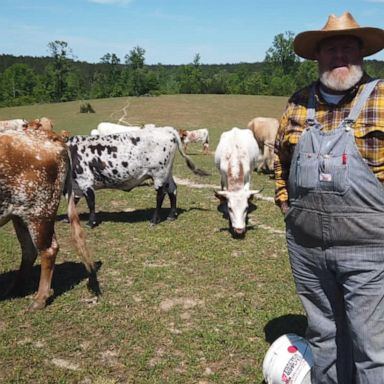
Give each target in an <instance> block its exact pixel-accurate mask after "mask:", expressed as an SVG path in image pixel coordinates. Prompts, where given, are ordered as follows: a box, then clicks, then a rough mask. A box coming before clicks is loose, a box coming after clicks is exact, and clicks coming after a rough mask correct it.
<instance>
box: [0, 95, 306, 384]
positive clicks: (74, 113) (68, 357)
mask: <svg viewBox="0 0 384 384" xmlns="http://www.w3.org/2000/svg"><path fill="white" fill-rule="evenodd" d="M90 102H91V104H92V107H93V108H94V109H95V111H96V113H90V114H84V113H80V107H79V106H80V103H79V102H68V103H60V104H51V105H35V106H25V107H17V108H2V109H0V120H1V119H11V118H26V119H33V118H37V117H42V116H46V117H49V118H51V119H52V120H53V122H54V128H55V130H56V131H57V132H59V131H60V130H62V129H63V130H68V131H70V132H71V134H72V135H73V134H88V133H89V132H90V131H91V129H93V128H95V127H96V125H97V123H98V122H100V121H112V122H117V120H118V119H119V118H120V117H122V116H123V111H124V108H125V111H126V112H127V116H126V118H125V120H126V121H128V122H129V123H131V124H144V123H155V124H156V125H171V126H174V127H175V128H184V129H197V128H208V129H209V134H210V151H211V153H210V154H209V155H203V154H202V146H201V145H200V144H191V145H189V147H188V153H189V154H190V156H191V158H192V160H193V161H194V162H195V164H196V165H197V166H198V167H200V168H202V169H204V170H207V171H209V172H210V173H211V175H210V176H208V177H199V176H196V175H194V174H193V173H192V172H191V171H190V170H189V169H188V168H187V167H186V166H185V164H184V161H183V159H182V158H181V156H180V155H176V161H175V165H174V176H175V179H176V183H177V184H178V202H177V206H178V219H177V220H176V221H173V222H169V221H166V220H164V221H161V222H160V224H158V225H157V226H150V225H149V220H150V218H151V216H152V214H153V211H154V208H155V191H154V189H153V187H152V186H151V185H150V183H148V185H144V186H140V187H137V188H136V189H134V190H133V191H131V192H128V193H126V192H122V191H114V190H101V191H98V192H97V193H96V209H97V212H98V217H99V218H100V219H101V221H102V222H101V224H100V225H99V226H97V227H96V228H94V229H89V228H88V227H85V223H86V221H87V218H88V208H87V207H86V204H85V200H84V199H82V200H81V201H80V202H79V204H78V211H79V213H80V217H81V221H82V225H83V227H84V228H85V230H86V235H87V241H88V245H89V247H90V250H91V252H92V255H93V258H94V259H95V261H97V262H98V263H99V264H100V268H99V273H98V276H99V282H100V287H101V289H102V292H103V295H102V296H101V298H100V299H99V300H98V301H97V300H95V298H94V297H92V296H91V294H90V293H89V292H88V291H87V288H86V278H85V269H84V268H83V266H82V264H81V262H80V259H79V257H78V255H77V254H76V251H75V248H74V246H73V245H72V244H71V237H70V229H69V227H68V224H66V223H64V222H62V221H60V220H59V219H60V218H62V217H63V216H64V213H65V211H66V205H65V201H64V200H62V204H61V207H60V211H59V214H60V215H59V218H58V221H57V223H56V231H57V237H58V242H59V244H60V251H59V253H58V257H57V265H56V269H55V273H54V277H53V289H54V295H53V298H52V300H51V304H50V305H48V306H47V308H46V309H45V310H43V311H38V312H34V313H30V312H27V311H26V309H27V308H28V305H29V303H30V298H31V296H30V295H32V294H33V292H34V291H35V290H36V288H37V282H38V275H39V269H40V268H39V260H38V261H37V263H36V265H35V267H34V276H33V280H32V281H31V284H30V286H29V287H28V290H29V294H30V295H27V296H25V297H21V298H12V299H11V298H9V297H4V295H2V297H1V299H0V308H1V309H0V311H1V316H0V356H1V358H0V382H1V383H44V384H48V383H52V384H57V383H62V384H64V383H65V384H67V383H68V384H69V383H71V384H75V383H76V384H78V383H79V384H117V383H140V384H144V383H145V384H147V383H148V384H149V383H151V384H158V383H159V384H160V383H164V384H175V383H179V384H192V383H193V384H196V383H197V384H213V383H217V384H231V383H237V384H240V383H241V384H243V383H256V384H261V383H263V378H262V369H261V368H262V367H261V365H262V361H263V358H264V355H265V353H266V351H267V349H268V348H269V346H270V343H271V342H272V341H273V340H275V339H276V338H277V337H278V336H280V335H281V334H284V333H287V332H295V333H298V334H303V332H304V330H305V324H306V323H305V317H304V316H303V312H302V307H301V304H300V302H299V300H298V297H297V296H296V294H295V289H294V284H293V279H292V277H291V271H290V267H289V262H288V256H287V251H286V246H285V238H284V222H283V218H282V216H281V214H280V212H279V210H278V208H277V207H275V205H274V203H273V193H274V184H273V180H272V179H271V178H270V177H269V176H268V175H264V174H257V173H256V172H254V173H253V175H252V188H253V189H260V188H264V189H263V191H262V193H261V195H262V196H261V198H260V199H257V200H255V201H254V204H255V207H254V209H253V210H252V212H250V214H249V222H248V231H247V234H246V237H245V238H244V239H233V238H232V236H231V235H230V233H229V231H228V222H227V220H225V219H224V218H223V216H222V214H221V213H220V212H219V211H218V210H217V206H218V200H217V199H216V198H215V197H214V189H215V188H218V186H219V184H220V181H219V173H218V171H217V170H216V168H215V167H214V163H213V152H214V150H215V148H216V145H217V142H218V139H219V136H220V134H221V132H222V131H224V130H227V129H230V128H232V127H233V126H238V127H246V125H247V123H248V121H249V120H251V119H252V118H253V117H255V116H270V117H277V118H278V117H279V116H280V115H281V113H282V111H283V109H284V106H285V103H286V98H283V97H260V96H240V95H177V96H160V97H141V98H114V99H101V100H91V101H90ZM168 207H169V200H167V197H166V199H165V200H164V205H163V209H162V217H164V218H165V217H166V215H167V213H168ZM0 255H1V257H0V290H1V291H0V295H1V293H3V292H4V291H5V289H6V287H7V286H8V285H9V284H10V282H11V280H12V278H13V277H14V275H15V271H16V270H17V268H18V266H19V263H20V250H19V244H18V242H17V239H16V236H15V234H14V230H13V227H12V225H10V224H7V225H6V226H4V227H2V228H0Z"/></svg>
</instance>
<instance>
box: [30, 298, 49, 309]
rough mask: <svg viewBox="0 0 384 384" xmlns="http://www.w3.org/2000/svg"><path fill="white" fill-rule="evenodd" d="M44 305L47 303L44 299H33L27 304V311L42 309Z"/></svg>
mask: <svg viewBox="0 0 384 384" xmlns="http://www.w3.org/2000/svg"><path fill="white" fill-rule="evenodd" d="M46 305H47V303H46V301H45V300H34V301H33V302H32V304H31V305H30V306H29V308H28V311H38V310H40V309H44V308H45V306H46Z"/></svg>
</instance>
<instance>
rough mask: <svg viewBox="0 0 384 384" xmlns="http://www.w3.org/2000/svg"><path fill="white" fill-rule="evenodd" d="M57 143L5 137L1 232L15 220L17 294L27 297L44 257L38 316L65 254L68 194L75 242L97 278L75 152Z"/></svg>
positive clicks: (1, 144) (1, 143)
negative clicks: (62, 225)
mask: <svg viewBox="0 0 384 384" xmlns="http://www.w3.org/2000/svg"><path fill="white" fill-rule="evenodd" d="M57 138H58V139H57V140H56V138H55V137H52V136H51V135H50V134H47V133H46V132H45V131H44V130H40V129H27V130H25V131H18V130H14V129H12V130H5V131H2V132H1V133H0V226H2V225H4V224H5V223H7V222H8V221H9V220H12V222H13V226H14V228H15V231H16V234H17V238H18V240H19V243H20V247H21V252H22V260H21V265H20V269H19V271H18V274H17V277H16V280H15V283H14V285H13V288H12V290H11V291H13V292H12V293H14V294H20V293H21V290H22V288H23V286H24V283H25V282H26V280H27V278H28V276H29V275H30V273H31V270H32V266H33V264H34V262H35V260H36V258H37V256H40V259H41V273H40V282H39V287H38V291H37V293H36V295H35V296H34V299H33V302H32V304H31V307H30V308H31V309H33V310H34V309H41V308H44V307H45V305H46V302H47V299H48V298H49V296H50V295H51V292H50V291H51V281H52V274H53V269H54V264H55V259H56V255H57V252H58V250H59V245H58V243H57V240H56V235H55V219H56V214H57V209H58V207H59V203H60V199H61V196H62V193H63V189H64V188H65V189H66V192H67V196H68V217H69V220H70V223H71V229H72V235H73V239H74V241H75V244H76V246H77V249H78V251H79V253H80V256H81V258H82V261H83V263H84V264H85V267H86V269H87V270H88V272H89V273H90V274H91V276H93V278H95V276H96V275H95V266H94V263H93V261H92V258H91V257H90V255H89V252H88V249H87V247H86V244H85V237H84V232H83V230H82V228H81V226H80V221H79V217H78V214H77V211H76V208H75V203H74V194H73V191H72V179H71V172H70V171H71V167H70V155H69V151H68V148H67V147H66V145H65V144H64V142H63V141H62V140H60V139H59V138H60V136H59V135H58V137H57Z"/></svg>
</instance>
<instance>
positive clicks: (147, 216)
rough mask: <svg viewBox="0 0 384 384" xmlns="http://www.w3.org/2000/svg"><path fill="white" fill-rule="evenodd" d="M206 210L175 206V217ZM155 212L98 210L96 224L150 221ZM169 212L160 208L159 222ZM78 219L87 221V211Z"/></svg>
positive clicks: (63, 216)
mask: <svg viewBox="0 0 384 384" xmlns="http://www.w3.org/2000/svg"><path fill="white" fill-rule="evenodd" d="M196 210H198V211H208V209H204V208H198V207H192V208H189V209H183V208H177V217H179V216H180V215H182V214H184V213H185V212H189V211H196ZM154 212H155V209H154V208H149V209H136V210H134V211H130V212H124V211H120V212H105V211H98V212H96V218H97V225H99V224H101V223H102V222H114V223H141V222H145V221H148V222H149V221H150V220H151V218H152V216H153V214H154ZM168 214H169V208H162V209H161V210H160V223H161V222H164V221H167V216H168ZM79 217H80V220H82V221H88V219H89V213H80V214H79ZM56 220H57V221H65V220H67V215H58V216H57V218H56Z"/></svg>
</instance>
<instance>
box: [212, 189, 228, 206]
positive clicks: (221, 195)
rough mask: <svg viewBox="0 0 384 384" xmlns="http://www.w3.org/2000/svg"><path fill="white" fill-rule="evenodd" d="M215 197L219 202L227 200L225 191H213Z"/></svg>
mask: <svg viewBox="0 0 384 384" xmlns="http://www.w3.org/2000/svg"><path fill="white" fill-rule="evenodd" d="M214 193H215V197H217V198H218V199H219V200H220V202H221V203H224V202H225V201H226V200H227V193H226V192H225V191H214Z"/></svg>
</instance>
